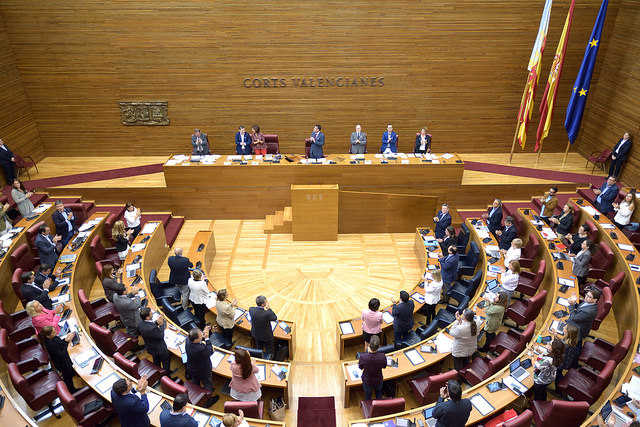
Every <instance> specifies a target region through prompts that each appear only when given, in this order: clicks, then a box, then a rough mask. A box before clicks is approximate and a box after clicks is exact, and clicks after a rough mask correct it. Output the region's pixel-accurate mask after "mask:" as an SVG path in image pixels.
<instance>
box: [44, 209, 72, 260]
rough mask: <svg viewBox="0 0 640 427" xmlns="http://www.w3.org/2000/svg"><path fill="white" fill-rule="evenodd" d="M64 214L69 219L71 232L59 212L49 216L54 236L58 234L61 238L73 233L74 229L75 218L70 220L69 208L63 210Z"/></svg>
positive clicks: (70, 212) (70, 211)
mask: <svg viewBox="0 0 640 427" xmlns="http://www.w3.org/2000/svg"><path fill="white" fill-rule="evenodd" d="M64 212H65V213H66V214H67V217H68V218H69V222H70V223H71V230H69V224H67V220H65V218H64V216H62V214H61V213H60V212H58V211H57V210H56V211H55V212H54V213H53V215H51V218H52V219H53V223H54V225H55V226H56V234H59V235H61V236H62V237H64V236H66V235H68V234H70V233H73V229H74V228H75V227H76V225H75V221H76V218H75V217H73V218H70V217H71V215H73V211H72V210H71V209H69V208H64ZM49 265H53V264H49Z"/></svg>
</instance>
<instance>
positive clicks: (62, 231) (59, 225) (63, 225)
mask: <svg viewBox="0 0 640 427" xmlns="http://www.w3.org/2000/svg"><path fill="white" fill-rule="evenodd" d="M64 211H65V212H66V213H67V216H69V215H73V211H72V210H71V209H69V208H64ZM51 217H52V218H53V223H54V224H55V226H56V234H59V235H61V236H63V237H64V236H66V235H68V234H69V233H73V229H74V228H75V227H76V226H75V220H76V219H75V217H74V218H73V219H70V220H69V222H70V223H71V231H69V226H68V225H67V222H66V221H65V219H64V217H63V216H62V214H61V213H60V212H58V211H55V212H54V213H53V215H52V216H51Z"/></svg>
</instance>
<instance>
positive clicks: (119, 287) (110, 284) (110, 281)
mask: <svg viewBox="0 0 640 427" xmlns="http://www.w3.org/2000/svg"><path fill="white" fill-rule="evenodd" d="M102 288H103V289H104V295H105V297H107V300H108V301H109V302H113V295H114V294H122V293H123V292H124V291H125V287H124V284H123V283H122V282H120V281H119V280H118V274H117V273H116V272H115V271H114V270H113V266H112V265H111V264H104V265H103V266H102Z"/></svg>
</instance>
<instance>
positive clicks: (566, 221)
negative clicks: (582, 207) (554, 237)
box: [555, 211, 573, 236]
mask: <svg viewBox="0 0 640 427" xmlns="http://www.w3.org/2000/svg"><path fill="white" fill-rule="evenodd" d="M563 215H564V214H563ZM555 217H556V218H558V219H559V220H560V224H558V226H557V227H556V233H558V234H559V235H561V236H564V235H566V234H569V233H570V232H571V227H573V212H571V211H569V213H568V214H566V215H565V216H564V217H563V216H562V215H556V216H555Z"/></svg>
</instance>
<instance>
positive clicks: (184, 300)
mask: <svg viewBox="0 0 640 427" xmlns="http://www.w3.org/2000/svg"><path fill="white" fill-rule="evenodd" d="M173 253H174V255H173V256H170V257H169V260H168V264H169V270H171V272H170V273H169V283H170V284H172V285H173V286H177V287H178V288H179V289H180V303H181V304H182V308H183V309H185V310H186V309H187V307H188V306H189V277H191V273H190V270H189V269H190V268H193V264H192V263H191V261H189V258H187V257H184V256H182V248H175V250H174V251H173Z"/></svg>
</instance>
